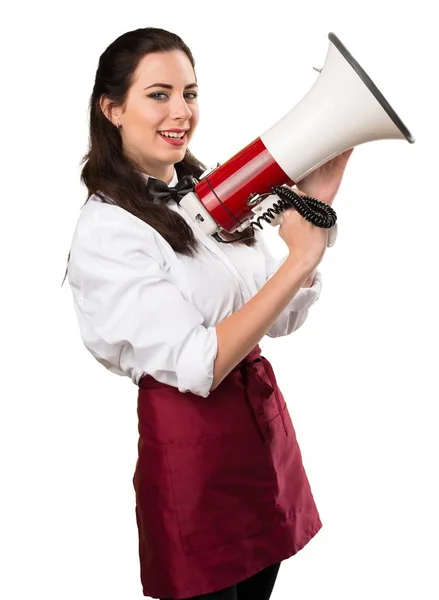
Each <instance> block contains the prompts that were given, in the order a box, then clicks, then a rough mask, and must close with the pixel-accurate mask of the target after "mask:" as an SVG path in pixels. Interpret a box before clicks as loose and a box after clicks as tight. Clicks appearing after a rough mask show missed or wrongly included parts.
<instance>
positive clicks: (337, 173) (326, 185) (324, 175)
mask: <svg viewBox="0 0 439 600" xmlns="http://www.w3.org/2000/svg"><path fill="white" fill-rule="evenodd" d="M352 151H353V148H351V149H350V150H346V152H343V153H342V154H339V155H338V156H335V157H334V158H332V159H331V160H329V161H328V162H327V163H325V164H324V165H322V166H321V167H319V168H318V169H316V170H315V171H313V172H312V173H310V174H309V175H307V176H306V177H305V178H304V179H302V180H301V181H299V183H298V184H297V188H298V192H302V193H304V194H306V195H307V196H312V197H313V198H316V199H317V200H321V201H322V202H325V203H326V204H329V205H331V204H332V203H333V201H334V198H335V196H336V194H337V192H338V189H339V187H340V183H341V180H342V178H343V175H344V172H345V169H346V164H347V162H348V160H349V158H350V156H351V154H352Z"/></svg>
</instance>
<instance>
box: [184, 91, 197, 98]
mask: <svg viewBox="0 0 439 600" xmlns="http://www.w3.org/2000/svg"><path fill="white" fill-rule="evenodd" d="M185 98H188V99H189V100H195V99H196V98H198V93H197V92H187V93H186V94H185Z"/></svg>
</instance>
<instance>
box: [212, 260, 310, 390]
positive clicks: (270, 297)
mask: <svg viewBox="0 0 439 600" xmlns="http://www.w3.org/2000/svg"><path fill="white" fill-rule="evenodd" d="M309 278H310V268H309V267H307V266H306V265H298V264H297V262H296V261H294V260H293V259H290V258H289V257H288V258H287V259H286V260H285V262H284V263H283V264H282V265H281V266H280V267H279V269H278V271H277V272H276V273H275V274H274V275H273V276H272V277H271V278H270V279H269V280H268V281H267V283H266V284H265V285H264V286H263V287H262V288H261V289H260V290H259V292H258V293H257V294H255V296H253V298H251V299H250V300H249V301H248V302H247V303H246V304H245V305H244V306H243V307H242V308H240V309H239V310H238V311H236V312H235V313H233V314H232V315H230V316H229V317H227V318H226V319H224V321H222V322H221V323H219V324H218V325H217V326H216V332H217V338H218V352H217V357H216V359H215V364H214V378H213V383H212V387H211V390H214V389H215V388H216V387H217V386H218V385H219V384H220V383H221V381H222V380H223V379H224V378H225V377H226V376H227V375H228V374H229V373H230V371H231V370H232V369H233V368H234V367H235V366H236V365H237V364H238V363H239V362H241V360H242V359H243V358H244V357H245V356H246V355H247V354H248V353H249V352H250V351H251V350H252V349H253V348H254V347H255V346H256V344H258V342H259V341H260V340H261V339H262V338H263V337H264V335H265V334H266V333H267V331H268V330H269V329H270V328H271V327H272V325H273V323H274V322H275V321H276V319H277V318H278V317H279V315H280V314H281V313H282V311H283V310H284V309H285V308H286V306H287V305H288V304H289V302H291V300H292V299H293V297H294V296H295V295H296V294H297V292H298V291H299V290H300V289H301V287H302V286H303V285H304V283H305V282H306V281H308V280H309Z"/></svg>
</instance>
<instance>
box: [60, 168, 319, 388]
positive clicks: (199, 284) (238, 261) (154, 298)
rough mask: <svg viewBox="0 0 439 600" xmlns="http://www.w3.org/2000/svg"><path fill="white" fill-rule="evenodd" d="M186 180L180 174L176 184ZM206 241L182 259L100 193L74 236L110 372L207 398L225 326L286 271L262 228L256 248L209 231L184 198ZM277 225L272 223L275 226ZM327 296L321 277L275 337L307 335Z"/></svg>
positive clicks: (89, 310)
mask: <svg viewBox="0 0 439 600" xmlns="http://www.w3.org/2000/svg"><path fill="white" fill-rule="evenodd" d="M177 181H178V178H177V175H176V173H174V177H173V180H172V181H171V183H170V184H169V185H171V186H172V185H175V184H176V183H177ZM168 206H169V208H170V209H171V210H175V211H177V212H179V213H180V215H181V216H182V217H183V218H184V219H185V220H186V221H187V222H188V223H189V225H190V226H191V227H192V230H193V232H194V234H195V236H196V238H197V239H198V240H199V242H200V249H199V253H198V254H197V257H196V258H191V257H188V256H184V255H181V254H177V253H175V252H174V250H173V249H172V247H171V246H170V245H169V244H168V242H167V241H166V240H165V239H164V238H163V237H162V236H161V235H160V234H159V233H158V232H157V231H156V230H155V229H154V228H153V227H151V226H150V225H148V224H147V223H145V222H144V221H142V220H141V219H139V218H137V217H135V216H134V215H132V214H131V213H130V212H128V211H126V210H124V209H123V208H120V207H119V206H115V205H112V204H107V203H104V202H102V201H101V200H100V198H98V197H97V196H92V197H91V198H90V199H89V201H88V202H87V203H86V204H85V205H84V206H83V208H82V209H81V213H80V215H79V218H78V222H77V225H76V229H75V231H74V235H73V240H72V245H71V250H70V262H69V269H68V281H69V285H70V288H71V290H72V294H73V302H74V307H75V311H76V315H77V318H78V322H79V328H80V333H81V337H82V340H83V343H84V345H85V346H86V348H87V349H88V350H89V352H90V353H91V354H92V355H93V356H94V357H95V358H96V360H98V361H99V362H100V363H101V364H102V365H104V366H105V367H106V368H107V369H108V370H110V371H112V372H113V373H117V374H118V375H124V376H128V377H130V378H131V379H132V381H133V382H134V383H135V384H136V385H137V384H138V382H139V380H140V378H141V377H142V375H144V374H149V375H152V377H154V378H155V379H156V380H157V381H160V382H163V383H166V384H168V385H171V386H174V387H176V388H178V390H179V391H180V392H192V393H193V394H197V395H199V396H202V397H203V398H207V397H208V395H209V393H210V388H211V386H212V382H213V367H214V361H215V358H216V355H217V349H218V342H217V335H216V329H215V325H217V324H218V323H220V322H221V321H223V320H224V319H225V318H226V317H228V316H230V315H231V314H232V313H234V312H235V311H237V310H238V309H239V308H241V307H242V306H243V305H244V304H245V303H246V302H248V300H250V298H252V297H253V296H254V295H255V294H256V293H257V292H258V291H259V290H260V289H261V287H262V286H263V285H264V284H265V283H266V281H267V280H268V279H269V278H270V277H271V276H272V275H273V274H274V273H275V272H276V270H277V269H278V268H279V266H280V265H281V263H282V262H283V261H284V260H285V258H286V257H285V258H284V259H282V260H281V261H279V260H277V259H275V258H274V257H273V256H272V254H271V253H270V251H269V249H268V247H267V245H266V243H265V242H264V240H263V232H262V233H261V232H259V231H258V230H257V231H256V236H257V240H258V241H257V243H256V244H255V246H254V247H253V248H250V247H248V246H245V245H244V244H240V245H235V244H222V243H221V242H217V241H216V240H215V239H214V238H213V237H211V236H207V235H206V234H204V233H203V231H202V230H201V228H200V227H199V226H198V224H197V223H195V222H193V221H192V220H191V219H190V217H188V216H187V214H186V213H185V211H184V210H183V209H182V208H181V207H180V206H179V205H178V204H177V203H176V202H174V201H170V202H169V204H168ZM267 226H268V224H267ZM320 291H321V274H320V272H319V271H317V273H316V276H315V279H314V283H313V285H312V287H310V288H301V289H300V290H299V292H298V293H297V294H296V295H295V296H294V298H293V299H292V300H291V302H290V303H289V305H288V306H287V307H286V308H285V310H284V311H283V312H282V313H281V314H280V315H279V317H278V318H277V320H276V322H275V323H274V324H273V325H272V327H271V328H270V330H269V331H268V332H267V335H268V336H269V337H280V336H285V335H288V334H290V333H291V332H293V331H295V330H296V329H298V328H299V327H300V326H301V325H302V323H303V322H304V321H305V319H306V317H307V314H308V309H309V307H310V306H311V305H312V304H314V302H315V301H316V300H317V298H318V297H319V295H320Z"/></svg>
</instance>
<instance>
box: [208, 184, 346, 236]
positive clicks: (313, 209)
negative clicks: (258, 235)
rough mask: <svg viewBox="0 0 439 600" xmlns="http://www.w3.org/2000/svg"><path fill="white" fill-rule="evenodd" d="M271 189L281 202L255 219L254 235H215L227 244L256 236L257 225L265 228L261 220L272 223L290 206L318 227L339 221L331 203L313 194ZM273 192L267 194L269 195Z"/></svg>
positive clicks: (277, 187)
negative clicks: (224, 238) (227, 238)
mask: <svg viewBox="0 0 439 600" xmlns="http://www.w3.org/2000/svg"><path fill="white" fill-rule="evenodd" d="M271 189H272V191H273V193H274V194H276V196H277V197H278V198H279V202H275V203H274V204H273V206H272V207H271V208H268V209H267V210H266V211H265V212H263V213H262V214H261V215H259V216H258V217H257V218H256V219H253V220H252V221H251V223H250V225H251V227H252V228H253V235H251V236H245V237H240V238H235V239H233V240H223V239H222V238H221V237H220V236H219V234H218V233H216V234H215V235H214V236H213V237H214V238H215V239H216V240H217V241H218V242H222V243H225V244H230V243H232V242H237V241H242V240H248V239H251V238H252V237H254V231H255V228H256V227H259V229H263V225H261V221H265V222H266V223H270V222H271V221H273V220H274V219H275V218H276V217H277V216H278V215H279V214H280V213H282V212H283V211H284V210H287V209H288V208H294V209H295V210H297V212H298V213H299V214H300V215H301V216H302V217H303V218H304V219H306V220H307V221H309V222H310V223H312V224H313V225H315V226H316V227H323V228H325V229H329V228H331V227H333V226H334V225H335V223H336V221H337V214H336V212H335V210H334V209H333V208H332V207H331V206H329V204H325V203H324V202H321V200H317V199H316V198H313V197H312V196H301V195H299V194H297V193H296V192H295V191H294V190H292V189H291V188H289V187H286V186H280V185H275V186H271ZM269 195H271V194H265V195H264V196H265V197H267V196H269Z"/></svg>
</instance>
